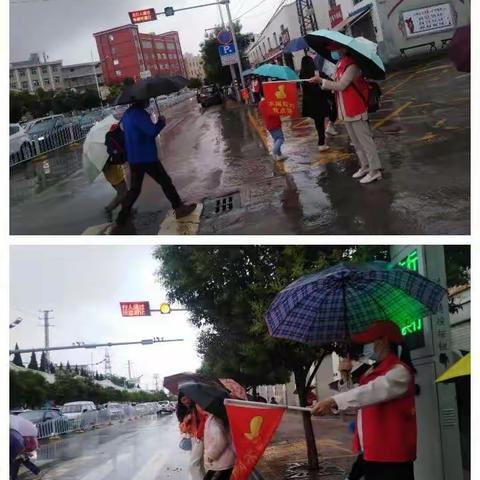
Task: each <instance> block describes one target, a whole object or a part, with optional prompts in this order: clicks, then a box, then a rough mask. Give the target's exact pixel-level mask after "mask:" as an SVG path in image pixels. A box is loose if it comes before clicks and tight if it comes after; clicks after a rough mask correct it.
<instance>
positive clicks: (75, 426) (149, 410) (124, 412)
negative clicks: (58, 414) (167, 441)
mask: <svg viewBox="0 0 480 480" xmlns="http://www.w3.org/2000/svg"><path fill="white" fill-rule="evenodd" d="M156 413H157V407H156V406H155V405H141V406H139V407H134V406H132V405H122V406H121V408H120V409H115V410H112V411H110V410H109V409H108V408H105V409H102V410H93V411H89V412H84V413H82V414H80V415H79V416H78V417H77V418H74V419H72V418H69V419H67V418H65V417H62V418H57V419H54V420H47V421H46V422H42V423H40V424H38V425H37V430H38V439H39V440H41V439H44V438H50V437H57V436H60V435H66V434H67V433H73V432H78V431H82V430H88V429H92V428H95V427H98V426H101V425H111V424H113V423H114V422H115V421H117V422H123V421H126V420H134V419H136V418H140V417H144V416H148V415H154V414H156Z"/></svg>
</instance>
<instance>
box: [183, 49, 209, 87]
mask: <svg viewBox="0 0 480 480" xmlns="http://www.w3.org/2000/svg"><path fill="white" fill-rule="evenodd" d="M183 60H184V62H185V69H186V71H187V78H199V79H200V80H203V79H204V78H205V71H204V69H203V61H202V57H201V56H200V55H192V54H191V53H186V54H185V55H184V56H183Z"/></svg>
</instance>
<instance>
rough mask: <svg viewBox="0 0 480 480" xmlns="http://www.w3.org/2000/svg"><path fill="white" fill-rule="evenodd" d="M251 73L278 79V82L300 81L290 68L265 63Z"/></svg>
mask: <svg viewBox="0 0 480 480" xmlns="http://www.w3.org/2000/svg"><path fill="white" fill-rule="evenodd" d="M253 73H254V74H255V75H259V76H260V77H271V78H279V79H280V80H300V77H299V76H298V75H297V74H296V73H295V72H294V71H293V70H292V69H291V68H290V67H285V66H283V65H271V64H269V63H266V64H265V65H260V67H257V68H256V69H255V70H254V71H253Z"/></svg>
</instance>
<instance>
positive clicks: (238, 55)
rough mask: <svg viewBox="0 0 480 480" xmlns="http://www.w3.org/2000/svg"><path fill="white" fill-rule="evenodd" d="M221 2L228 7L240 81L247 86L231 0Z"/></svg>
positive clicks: (229, 23) (243, 85)
mask: <svg viewBox="0 0 480 480" xmlns="http://www.w3.org/2000/svg"><path fill="white" fill-rule="evenodd" d="M221 3H224V4H225V7H226V9H227V16H228V25H229V26H230V31H231V32H232V39H233V45H234V47H235V50H236V52H237V65H238V71H239V73H240V81H241V83H242V87H243V88H245V79H244V78H243V70H242V60H241V58H240V50H239V49H238V42H237V36H236V35H235V28H234V25H233V20H232V14H231V13H230V0H223V1H222V2H221Z"/></svg>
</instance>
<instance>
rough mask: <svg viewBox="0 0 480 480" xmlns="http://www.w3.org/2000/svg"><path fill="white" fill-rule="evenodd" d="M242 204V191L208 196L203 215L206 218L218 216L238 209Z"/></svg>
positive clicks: (204, 203)
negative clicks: (212, 196) (219, 195)
mask: <svg viewBox="0 0 480 480" xmlns="http://www.w3.org/2000/svg"><path fill="white" fill-rule="evenodd" d="M240 206H241V202H240V192H233V193H230V194H228V195H224V196H222V197H215V198H207V199H205V200H204V202H203V216H204V217H206V218H211V217H216V216H218V215H222V214H224V213H229V212H231V211H232V210H236V209H237V208H239V207H240Z"/></svg>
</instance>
